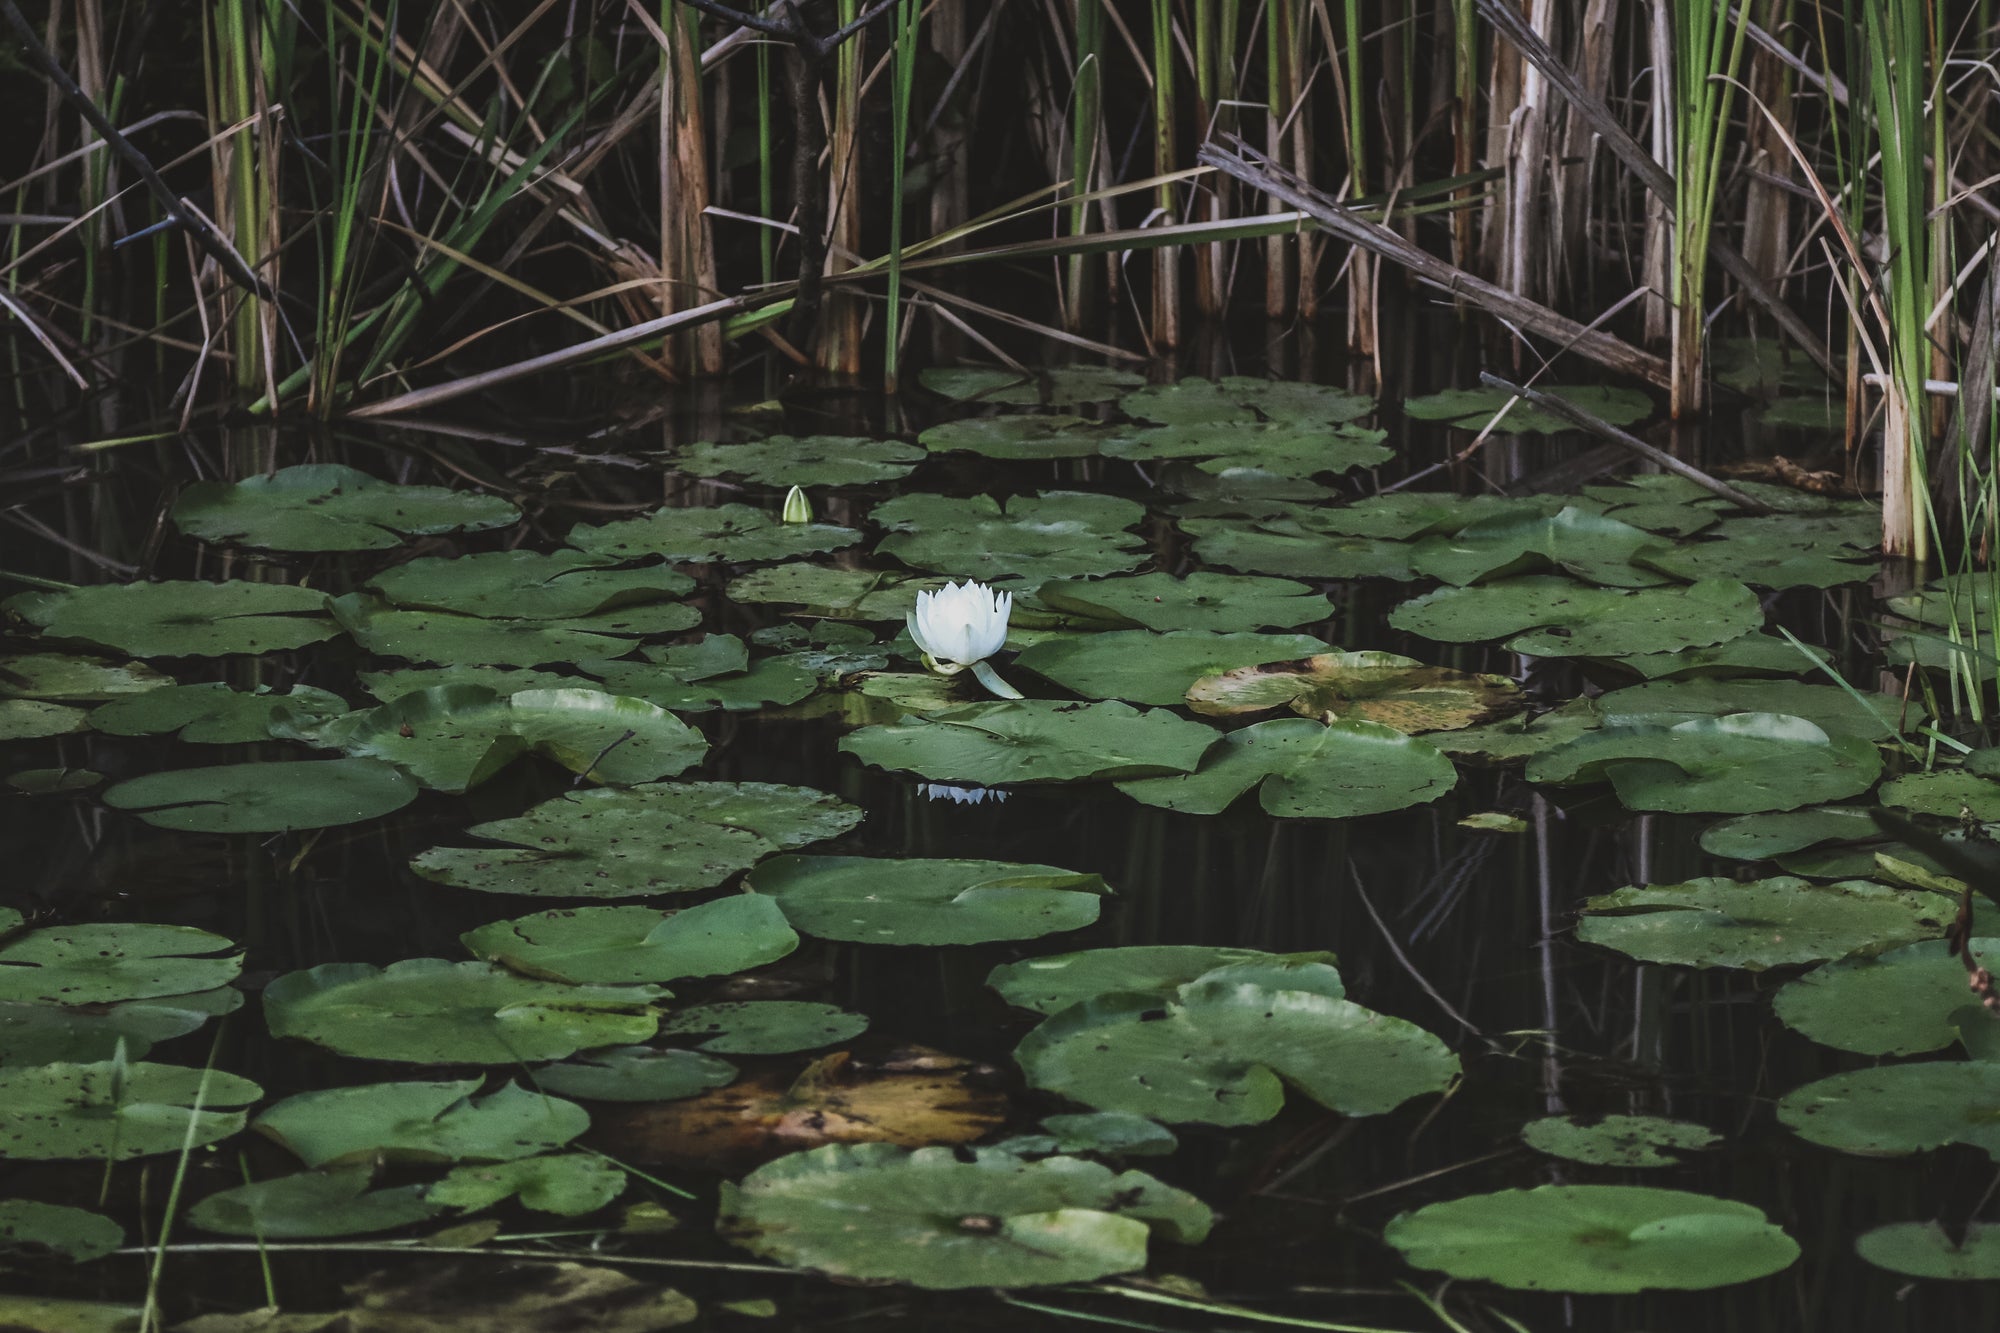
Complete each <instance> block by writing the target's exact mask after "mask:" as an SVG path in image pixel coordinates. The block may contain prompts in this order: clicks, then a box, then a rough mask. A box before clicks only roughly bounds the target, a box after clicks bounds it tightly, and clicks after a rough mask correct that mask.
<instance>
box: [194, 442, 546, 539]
mask: <svg viewBox="0 0 2000 1333" xmlns="http://www.w3.org/2000/svg"><path fill="white" fill-rule="evenodd" d="M520 517H521V511H520V510H519V509H517V508H515V507H514V505H513V503H512V502H511V501H508V500H505V499H502V498H501V497H500V496H497V495H482V494H479V493H478V492H476V491H454V490H449V489H447V488H445V487H443V486H403V485H398V484H396V483H394V482H388V481H382V480H380V479H379V478H376V477H371V476H369V475H368V474H367V473H366V472H362V471H360V470H359V469H356V468H351V467H347V466H344V465H343V464H339V463H301V464H299V465H297V466H295V467H286V468H279V469H278V470H277V471H276V472H272V473H269V474H267V475H262V476H255V477H245V478H244V479H243V480H242V481H238V482H234V483H231V482H226V481H198V482H195V483H194V484H193V485H191V486H188V487H185V488H184V489H183V490H182V491H181V493H180V495H179V497H178V498H176V500H175V501H174V524H175V526H176V527H178V528H179V529H180V530H181V531H182V532H184V533H186V534H187V535H188V536H190V537H199V538H201V539H202V540H203V541H211V542H236V543H239V544H241V545H244V546H258V547H263V548H264V549H266V550H273V551H379V550H386V549H388V548H389V547H392V546H400V545H401V544H402V542H403V539H404V538H405V537H427V536H434V535H436V534H438V533H445V532H480V531H483V530H485V529H488V528H504V527H506V526H507V525H508V524H510V523H513V522H515V521H516V520H518V519H519V518H520Z"/></svg>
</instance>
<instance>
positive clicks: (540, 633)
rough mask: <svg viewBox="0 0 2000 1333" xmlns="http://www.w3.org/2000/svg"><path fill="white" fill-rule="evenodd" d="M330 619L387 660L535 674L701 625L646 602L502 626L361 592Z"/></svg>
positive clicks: (337, 603) (675, 606)
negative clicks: (415, 608)
mask: <svg viewBox="0 0 2000 1333" xmlns="http://www.w3.org/2000/svg"><path fill="white" fill-rule="evenodd" d="M332 605H333V613H334V615H335V617H336V618H338V619H339V621H340V624H341V628H343V629H345V630H346V631H347V632H348V633H349V634H351V635H353V636H354V639H355V641H356V642H357V643H359V644H360V645H361V646H362V647H363V648H366V649H367V650H368V651H369V652H371V653H379V654H380V655H382V656H383V657H405V658H408V659H409V660H411V661H413V662H448V663H452V664H454V665H462V666H513V667H532V666H543V665H548V664H551V663H568V662H588V661H593V660H597V659H603V660H605V661H609V660H611V659H613V658H618V657H624V656H627V655H628V654H630V653H631V652H633V651H634V650H635V649H637V648H638V647H639V641H640V640H642V639H645V638H649V637H652V636H655V635H661V634H678V633H680V632H681V631H682V630H685V629H689V628H691V627H693V626H694V625H696V624H698V623H699V622H700V620H701V613H700V612H699V611H696V610H695V609H694V608H693V607H691V606H684V605H682V604H681V603H679V602H642V603H639V604H637V605H633V606H625V607H619V608H616V609H613V610H609V611H601V612H598V613H597V614H596V615H590V616H577V617H572V618H569V619H549V620H501V619H489V618H487V617H483V616H462V615H457V614H454V613H452V612H449V611H406V610H401V609H398V608H395V607H391V606H389V605H388V604H387V603H385V602H381V601H378V600H377V599H375V598H372V597H368V596H366V595H364V594H361V593H349V594H348V595H347V596H345V597H340V598H336V599H335V600H334V601H333V603H332Z"/></svg>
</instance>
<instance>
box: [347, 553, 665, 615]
mask: <svg viewBox="0 0 2000 1333" xmlns="http://www.w3.org/2000/svg"><path fill="white" fill-rule="evenodd" d="M612 563H613V561H612V560H611V558H610V557H608V556H603V555H590V554H586V553H584V552H582V551H571V550H560V551H551V552H547V553H543V552H539V551H485V552H482V553H480V554H478V555H461V556H455V557H452V558H450V559H444V558H441V557H437V556H425V557H422V558H421V559H417V560H411V561H409V562H408V563H406V564H401V565H397V566H396V567H395V568H394V569H391V570H388V571H386V572H384V573H381V574H377V575H376V576H375V577H374V578H372V579H370V580H369V581H368V586H369V587H370V588H372V589H374V590H375V591H376V592H378V593H380V594H381V595H382V596H383V597H385V598H387V599H388V600H389V601H391V602H394V603H395V604H396V605H397V606H400V607H407V608H410V609H412V610H418V611H450V612H452V613H454V614H456V615H462V616H481V617H488V618H492V617H499V618H502V619H507V620H571V619H575V618H577V617H581V616H592V615H596V614H598V613H599V612H601V611H610V610H614V609H616V608H618V607H623V606H633V605H637V604H640V603H645V602H660V601H668V600H671V599H673V598H677V597H683V596H685V595H687V594H688V593H690V592H692V591H694V580H693V579H691V578H689V577H688V576H687V575H685V574H683V573H681V572H679V571H678V570H675V569H673V568H671V567H669V566H667V565H663V564H652V565H640V566H636V567H630V568H623V569H618V568H608V566H610V565H612Z"/></svg>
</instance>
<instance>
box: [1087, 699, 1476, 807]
mask: <svg viewBox="0 0 2000 1333" xmlns="http://www.w3.org/2000/svg"><path fill="white" fill-rule="evenodd" d="M1457 781H1458V772H1457V770H1456V769H1454V768H1453V767H1452V764H1451V761H1450V760H1449V759H1446V758H1445V757H1444V756H1443V755H1442V754H1440V753H1439V752H1438V750H1437V748H1436V747H1435V746H1433V745H1431V744H1430V743H1429V742H1427V741H1422V740H1418V739H1416V738H1414V737H1411V736H1406V735H1404V734H1403V733H1402V732H1400V731H1397V730H1396V729H1395V728H1394V727H1385V726H1383V725H1382V724H1381V723H1379V722H1364V721H1338V722H1333V723H1330V724H1327V725H1321V724H1320V723H1318V722H1308V721H1306V720H1305V719H1303V718H1280V719H1278V720H1276V721H1272V722H1259V723H1256V724H1255V725H1254V726H1248V727H1245V728H1243V729H1242V730H1240V731H1232V732H1230V733H1229V734H1228V735H1227V736H1225V737H1223V738H1222V740H1221V741H1219V742H1217V743H1216V744H1215V746H1214V747H1213V748H1211V749H1210V750H1209V752H1208V753H1207V754H1206V755H1205V756H1203V758H1202V761H1201V766H1200V768H1199V769H1197V770H1196V771H1195V772H1193V773H1190V774H1187V775H1186V776H1183V777H1158V778H1141V779H1136V780H1132V781H1127V782H1121V783H1119V784H1118V790H1120V791H1122V792H1124V793H1125V794H1126V795H1127V796H1130V797H1131V798H1132V799H1133V800H1136V801H1142V802H1144V803H1145V804H1147V805H1158V806H1163V807H1165V808H1166V809H1168V810H1177V811H1180V812H1181V813H1183V814H1197V815H1216V814H1221V813H1222V812H1223V811H1224V810H1226V809H1228V808H1229V806H1230V805H1231V804H1232V803H1234V802H1235V800H1236V798H1237V797H1239V796H1241V795H1243V794H1244V793H1245V792H1247V791H1249V790H1250V788H1252V787H1257V788H1258V799H1259V801H1260V803H1261V804H1262V805H1263V807H1264V811H1265V813H1267V814H1272V815H1277V816H1278V817H1279V818H1283V819H1346V818H1349V817H1351V816H1355V815H1373V814H1381V813H1383V812H1385V811H1389V810H1401V809H1403V808H1405V807H1406V806H1412V805H1419V804H1422V803H1423V802H1425V801H1434V800H1436V799H1437V798H1438V797H1440V796H1442V795H1444V794H1445V793H1446V792H1448V791H1450V790H1451V788H1452V786H1453V785H1454V784H1455V783H1456V782H1457ZM1260 784H1261V785H1260Z"/></svg>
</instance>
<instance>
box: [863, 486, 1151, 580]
mask: <svg viewBox="0 0 2000 1333" xmlns="http://www.w3.org/2000/svg"><path fill="white" fill-rule="evenodd" d="M1145 513H1146V511H1145V507H1144V506H1143V505H1140V504H1138V503H1136V502H1134V501H1131V500H1126V499H1122V498H1120V497H1118V496H1114V495H1095V494H1089V493H1086V492H1082V491H1044V492H1042V493H1041V494H1039V495H1016V496H1013V497H1011V498H1010V499H1009V500H1008V501H1007V502H1006V504H1005V505H1004V506H1003V505H1002V504H1001V502H1000V501H998V500H995V499H994V498H993V497H992V496H990V495H974V496H967V497H963V498H960V497H955V496H946V495H933V494H927V493H915V494H909V495H900V496H897V497H896V498H895V499H893V500H889V501H886V502H884V503H883V504H880V505H878V506H876V508H875V511H874V513H873V514H872V515H870V517H872V518H873V519H874V520H875V521H876V522H877V523H880V524H881V525H882V526H883V527H884V528H886V529H887V530H888V533H889V535H888V536H886V537H884V538H883V539H882V540H881V541H880V542H879V543H877V545H876V548H875V549H876V550H877V551H878V552H880V553H881V554H883V555H888V556H894V557H895V558H896V559H898V560H901V561H902V562H903V563H904V564H907V565H910V566H913V567H914V568H917V569H922V570H929V571H933V572H936V573H941V574H950V575H952V576H953V577H955V578H966V577H970V578H973V579H976V580H978V581H979V582H981V583H986V584H989V585H993V586H995V587H1000V588H1006V589H1013V590H1015V591H1023V590H1025V591H1032V590H1033V589H1034V588H1035V587H1038V586H1039V585H1040V584H1041V583H1042V582H1043V581H1045V580H1047V579H1067V578H1078V577H1083V576H1088V575H1093V574H1117V573H1122V572H1124V571H1125V570H1128V569H1132V568H1134V567H1136V566H1137V565H1138V564H1139V563H1140V560H1141V559H1142V558H1143V556H1142V552H1143V549H1144V546H1145V542H1144V541H1143V540H1142V539H1141V538H1140V537H1138V536H1137V535H1135V534H1133V533H1132V532H1130V531H1128V529H1130V528H1131V527H1132V526H1133V525H1134V524H1136V523H1138V522H1139V521H1140V520H1141V519H1142V518H1144V517H1145Z"/></svg>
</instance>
